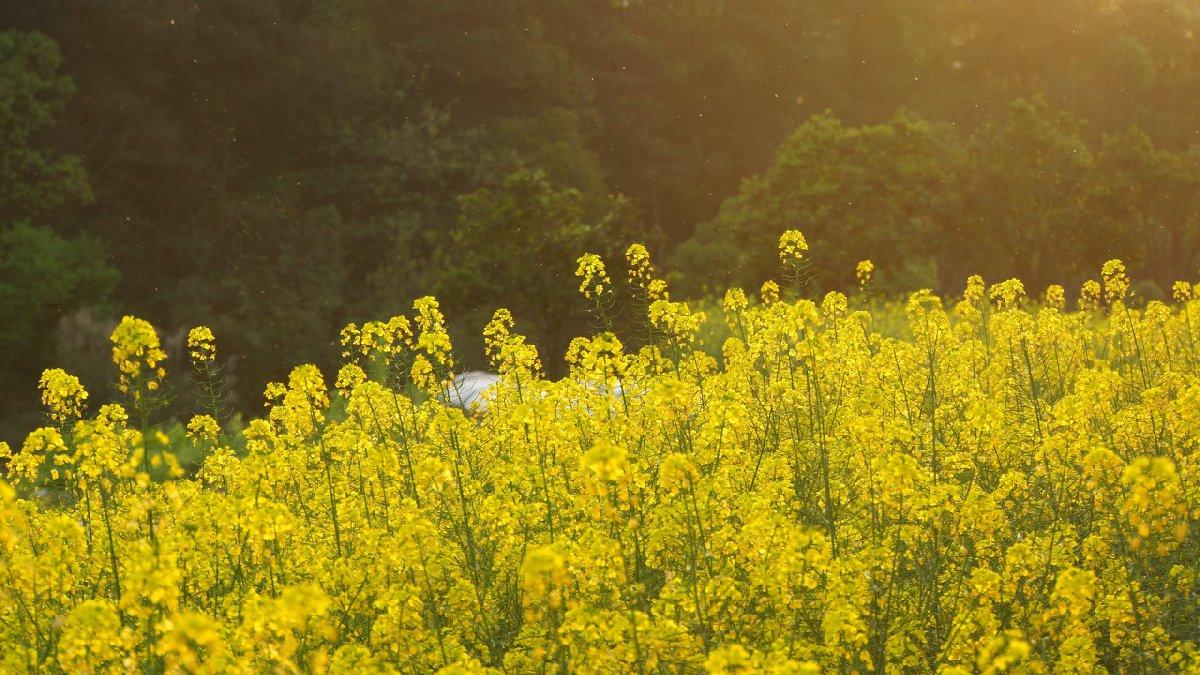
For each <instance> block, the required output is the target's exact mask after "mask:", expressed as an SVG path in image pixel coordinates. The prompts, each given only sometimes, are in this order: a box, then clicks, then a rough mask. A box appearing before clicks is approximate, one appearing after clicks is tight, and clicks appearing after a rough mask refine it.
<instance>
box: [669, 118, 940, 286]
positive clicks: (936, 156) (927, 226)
mask: <svg viewBox="0 0 1200 675" xmlns="http://www.w3.org/2000/svg"><path fill="white" fill-rule="evenodd" d="M943 154H944V151H943V150H942V149H941V147H940V145H939V142H938V138H937V134H936V133H935V130H934V128H933V127H932V126H931V125H930V124H929V123H927V122H925V121H923V120H921V119H920V118H917V117H915V116H911V115H901V116H899V117H897V118H895V119H894V120H892V121H891V122H888V123H886V124H878V125H869V126H863V127H847V126H845V125H843V124H842V123H841V122H840V121H839V120H838V119H837V118H836V117H834V116H833V115H832V114H825V115H819V116H817V117H814V118H812V119H811V120H809V121H808V122H806V123H805V124H803V125H801V126H800V128H799V129H797V130H796V132H795V133H794V134H792V136H791V137H789V138H788V140H787V141H785V142H784V144H783V146H782V147H781V148H780V149H779V152H778V154H777V156H776V158H775V162H774V163H773V164H772V165H771V167H770V168H769V169H767V171H765V172H764V173H762V174H760V175H757V176H753V177H751V178H748V179H746V180H745V181H743V183H742V187H741V190H740V191H739V192H738V194H737V196H735V197H731V198H730V199H728V200H726V201H725V203H724V204H723V205H722V207H721V211H720V213H719V214H718V215H717V217H716V218H714V219H713V220H711V221H709V222H707V223H705V224H703V225H701V226H700V227H699V228H698V230H697V233H696V235H695V236H694V237H693V238H692V239H691V240H690V241H688V242H687V243H686V244H685V245H684V246H682V247H681V248H680V250H679V253H678V256H677V262H676V264H675V265H674V266H673V267H674V268H677V269H681V270H683V271H684V275H685V277H684V278H685V280H686V281H687V286H688V287H689V288H691V289H698V288H699V287H700V286H701V285H702V284H703V283H704V282H705V281H706V280H715V281H716V282H717V283H718V284H737V285H743V286H751V287H753V286H756V285H757V284H759V283H761V282H762V281H764V280H765V279H768V278H771V277H774V276H777V273H778V260H777V258H776V256H775V244H776V240H777V239H778V237H779V235H780V233H781V232H783V231H784V230H786V229H790V228H796V229H799V230H801V231H802V232H804V234H805V235H806V236H807V237H808V240H809V243H810V245H811V254H812V256H813V261H814V263H815V266H816V269H817V273H818V278H817V280H816V282H817V284H818V285H819V286H821V287H826V288H845V287H847V286H853V284H854V269H855V263H856V262H857V261H858V260H861V259H863V258H870V259H871V260H873V261H874V262H875V264H876V266H877V268H878V269H879V271H880V272H879V276H880V281H881V282H883V283H890V284H892V285H894V286H897V287H911V286H914V285H928V284H931V283H933V281H935V279H933V278H932V276H933V274H934V272H935V271H936V270H935V268H934V267H933V262H932V260H931V258H932V256H933V254H934V252H935V251H934V249H933V247H932V246H931V242H932V241H933V235H934V233H935V232H936V231H937V228H938V226H939V223H938V220H937V218H938V215H939V213H941V210H942V208H943V206H942V205H943V202H944V200H945V198H946V195H945V182H946V174H945V170H944V164H945V162H944V160H943ZM722 274H724V275H725V276H720V275H722Z"/></svg>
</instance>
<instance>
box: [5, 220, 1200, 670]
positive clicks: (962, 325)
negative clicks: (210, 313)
mask: <svg viewBox="0 0 1200 675" xmlns="http://www.w3.org/2000/svg"><path fill="white" fill-rule="evenodd" d="M780 252H781V254H784V259H783V260H782V263H783V266H784V268H785V269H784V272H785V274H786V273H789V271H790V272H793V273H794V272H796V270H798V269H799V268H798V267H797V263H798V262H799V261H802V260H803V257H804V255H805V254H806V252H807V243H806V242H805V241H804V239H803V236H802V235H800V233H798V232H795V233H794V234H793V233H789V234H787V235H785V237H784V238H783V240H782V241H781V247H780ZM627 261H628V262H629V266H630V267H629V269H630V272H629V275H628V277H627V279H626V280H627V281H628V282H629V284H630V285H631V289H630V290H631V292H630V293H629V294H628V295H623V296H622V297H632V298H634V299H635V301H636V302H637V303H640V304H639V305H638V307H637V308H636V309H637V311H638V312H641V313H642V316H640V317H638V318H640V319H642V324H641V325H642V326H644V327H645V328H646V331H645V335H626V334H624V333H620V334H618V333H619V330H618V329H617V328H614V327H613V326H611V325H609V326H605V327H604V329H603V330H601V331H600V332H598V333H597V334H595V335H592V336H590V337H578V338H575V339H574V340H573V341H572V342H571V344H570V347H569V348H568V349H567V353H566V355H565V356H566V364H567V366H568V367H569V373H568V375H567V377H565V378H562V379H560V380H557V381H555V380H551V379H548V378H547V376H546V373H545V372H544V370H543V368H542V363H541V357H540V356H539V353H538V351H537V349H536V348H535V347H534V346H533V345H532V344H531V343H530V342H528V341H527V340H526V339H525V337H524V336H522V335H521V334H520V333H519V332H518V325H517V322H516V321H515V320H514V318H513V316H512V315H511V313H510V312H508V311H506V310H498V311H496V313H495V314H494V315H493V317H492V320H491V321H490V322H489V323H488V324H487V327H486V328H485V329H484V345H485V351H486V355H487V357H488V358H489V360H490V361H491V363H492V364H493V366H494V368H495V370H496V371H497V372H498V374H499V383H498V384H497V385H496V386H495V387H494V388H493V390H491V391H490V392H489V399H488V400H489V406H488V409H487V412H486V413H483V414H477V415H472V416H468V415H466V414H464V413H463V411H461V410H458V409H455V408H452V407H449V406H447V405H446V403H445V397H444V396H440V395H439V394H440V393H441V392H444V391H445V389H444V387H445V384H446V382H447V381H448V379H449V378H450V377H452V376H453V374H454V367H455V365H454V360H453V358H452V356H451V355H452V354H453V346H452V344H451V342H450V337H449V333H448V331H447V329H446V325H445V318H444V317H443V316H442V314H441V310H440V308H439V306H438V304H437V302H436V300H434V299H433V298H421V299H419V300H417V301H416V302H415V303H414V305H413V310H412V312H411V314H409V315H408V316H398V317H393V318H392V319H389V320H387V321H379V322H368V323H366V324H362V325H354V324H352V325H350V326H347V327H346V329H345V330H343V332H342V345H343V350H344V356H345V361H346V362H345V364H344V365H343V366H341V367H340V369H338V370H337V371H336V376H334V375H335V373H333V372H329V373H323V372H322V371H321V370H320V369H319V368H317V367H316V366H313V365H301V366H299V367H297V368H295V369H294V370H292V371H291V373H290V374H289V376H288V377H287V379H286V382H283V383H272V384H269V385H267V387H266V390H265V392H264V393H265V396H264V398H265V403H266V408H265V412H264V414H263V415H262V417H261V418H257V419H251V420H248V421H245V422H244V423H241V422H230V423H228V424H225V427H224V428H222V424H223V423H222V422H218V419H217V418H216V417H214V416H213V415H212V414H207V413H202V414H196V415H189V416H187V417H185V418H184V419H187V420H188V421H187V424H186V431H185V432H181V433H175V434H173V435H172V434H167V433H165V432H166V431H168V430H167V429H165V428H164V429H163V430H159V429H157V428H155V427H154V426H153V425H152V424H147V422H146V420H147V410H148V407H147V406H148V404H147V403H146V402H147V401H148V400H151V399H153V398H154V396H155V389H154V388H152V387H150V386H149V385H150V383H151V382H159V381H161V379H162V378H163V376H164V373H163V371H162V363H163V361H164V358H165V356H164V353H163V350H162V348H161V346H160V345H159V343H158V338H157V337H156V336H155V335H154V331H153V329H152V328H151V327H150V326H149V324H147V323H145V322H143V321H140V320H137V319H133V318H126V319H125V320H124V321H123V322H122V324H121V326H119V327H118V329H117V331H115V332H114V334H113V342H114V349H113V355H114V358H115V359H116V361H117V365H118V368H119V373H120V383H119V384H120V387H121V388H122V389H123V390H124V392H125V394H126V398H127V399H128V400H126V404H131V406H132V407H130V408H129V409H128V411H127V409H126V408H125V407H123V406H121V405H117V404H107V405H103V406H100V407H99V408H98V409H95V410H94V411H93V412H91V413H88V412H87V411H85V410H84V403H85V402H86V401H87V396H86V392H84V391H83V388H82V386H80V385H79V382H78V380H77V379H75V378H73V377H72V376H70V375H69V374H67V373H65V372H63V371H57V370H55V371H47V372H46V373H45V374H44V376H43V378H42V381H41V382H40V387H41V390H42V398H43V402H44V403H45V405H46V408H47V412H48V415H49V421H48V423H47V426H45V427H43V428H40V429H37V430H36V431H34V432H33V433H31V434H30V435H29V436H28V437H27V438H26V440H25V441H24V442H23V443H22V444H20V448H19V449H18V450H16V451H15V452H12V451H10V450H9V448H8V447H7V446H5V445H3V444H0V458H2V459H4V460H5V461H6V473H5V479H4V481H0V671H3V672H14V673H26V672H28V673H33V672H46V673H58V672H70V673H76V672H80V673H110V672H111V673H116V672H131V671H132V672H137V671H143V672H164V673H217V672H289V673H291V672H314V673H322V672H328V673H351V672H374V673H393V672H404V673H407V672H419V673H425V672H442V673H498V672H581V673H589V672H595V673H626V672H684V673H702V672H711V673H750V672H770V673H817V672H861V673H865V672H888V673H900V672H946V673H974V672H978V673H1001V672H1024V673H1039V672H1099V671H1101V670H1103V671H1108V672H1163V671H1189V670H1190V671H1195V670H1197V669H1198V668H1200V644H1198V642H1197V640H1198V636H1200V623H1198V621H1200V619H1198V616H1200V612H1198V611H1197V607H1198V606H1200V605H1198V604H1197V602H1198V600H1197V598H1198V597H1200V565H1198V562H1197V561H1198V560H1200V527H1197V525H1198V523H1197V520H1198V519H1200V434H1198V433H1197V430H1198V429H1200V371H1198V370H1197V367H1198V366H1197V364H1200V352H1198V351H1197V345H1198V344H1200V324H1197V323H1196V321H1195V319H1194V318H1192V317H1194V316H1195V314H1196V312H1197V311H1200V305H1198V304H1197V302H1198V301H1197V300H1194V299H1193V298H1194V297H1195V293H1194V292H1193V291H1194V289H1193V287H1192V286H1191V284H1190V283H1187V282H1185V283H1182V284H1180V285H1178V287H1177V288H1176V291H1175V294H1174V296H1175V304H1173V305H1167V304H1164V303H1162V302H1150V303H1146V304H1144V305H1143V304H1140V301H1139V300H1138V298H1136V297H1131V296H1130V294H1129V288H1130V286H1129V280H1128V279H1127V278H1126V277H1125V276H1124V269H1123V267H1122V266H1120V265H1119V263H1117V262H1116V261H1112V262H1110V263H1109V264H1106V265H1105V267H1104V268H1103V269H1102V270H1100V277H1099V278H1100V279H1102V282H1097V281H1091V282H1088V283H1087V284H1085V285H1084V288H1083V289H1082V295H1081V297H1080V307H1081V309H1084V310H1086V311H1081V312H1077V311H1069V310H1068V309H1067V298H1066V293H1065V291H1064V290H1063V289H1062V288H1061V287H1058V286H1054V287H1051V288H1049V289H1046V291H1045V292H1044V293H1029V294H1027V293H1026V290H1025V288H1024V286H1023V285H1022V284H1021V283H1020V282H1019V281H1017V280H1008V281H1004V282H1001V283H998V284H995V285H993V286H987V285H986V284H985V283H984V281H983V279H982V278H979V277H972V278H971V279H969V280H968V282H967V284H966V289H965V291H964V293H963V297H962V298H961V300H956V301H948V300H943V299H942V298H940V297H938V296H937V295H935V294H933V293H931V292H929V291H922V292H918V293H914V294H912V295H911V296H910V297H909V298H908V299H907V300H906V301H903V302H900V303H891V304H889V305H888V306H887V308H885V309H884V310H882V311H883V312H884V314H882V315H881V314H878V313H877V314H875V315H874V316H872V314H871V313H869V312H868V309H869V307H871V306H878V305H869V303H871V302H872V299H871V298H869V297H867V294H866V293H858V294H852V295H851V297H847V296H846V295H843V294H841V293H838V292H830V293H827V294H825V295H824V296H823V297H821V298H820V299H819V300H813V299H803V298H801V299H795V300H793V299H791V297H789V298H786V299H781V298H780V286H779V284H778V283H776V282H768V283H767V284H764V286H763V288H762V289H761V295H760V297H761V300H760V301H755V300H754V299H753V298H752V294H748V293H746V292H744V291H742V290H739V289H732V290H730V291H728V292H727V293H725V295H724V298H723V300H722V302H721V303H720V309H719V310H716V311H714V312H713V313H720V314H722V315H723V316H724V319H725V321H726V323H727V324H728V332H727V335H728V336H729V337H728V338H726V339H725V340H724V343H723V344H722V345H719V346H716V347H717V348H715V349H712V350H710V351H709V352H706V351H703V350H702V349H701V344H702V340H701V337H702V335H701V333H702V331H703V330H704V329H705V326H706V325H707V324H708V317H707V316H706V314H705V313H703V312H698V311H693V310H692V309H691V308H690V307H689V305H688V304H687V303H683V302H674V301H671V300H670V299H669V298H668V297H667V295H666V287H665V282H664V283H662V284H658V285H656V284H657V282H660V281H661V280H660V279H658V278H656V277H655V276H654V270H653V268H652V266H651V265H650V263H649V254H648V252H646V250H645V248H644V247H640V246H634V247H630V249H629V251H628V252H627ZM579 269H580V277H581V281H582V286H581V290H582V291H583V292H584V294H585V295H588V296H589V297H591V298H592V299H594V300H597V305H598V307H599V308H600V309H602V310H605V311H607V310H608V308H610V307H611V305H609V304H605V303H609V302H610V301H611V299H612V297H614V296H617V295H620V294H615V293H611V292H610V291H612V290H613V289H612V287H611V283H612V282H611V280H610V279H609V278H608V276H607V274H606V273H605V271H604V267H603V264H602V263H601V262H600V259H599V258H598V257H596V256H585V257H584V258H582V259H581V260H580V266H579ZM864 269H866V270H867V272H866V274H867V276H868V278H869V272H870V270H869V269H868V268H864V267H860V268H859V270H858V271H859V276H860V279H862V278H863V270H864ZM864 283H865V282H864ZM1184 288H1186V292H1184V290H1181V289H1184ZM794 289H795V286H789V291H791V290H794ZM797 295H799V294H797ZM601 297H603V298H604V303H600V302H599V299H600V298H601ZM1038 298H1041V300H1038ZM692 306H696V305H695V303H693V305H692ZM889 322H890V323H892V324H897V323H899V324H903V325H902V326H901V327H900V328H899V329H897V330H895V331H891V332H888V333H887V334H883V333H881V332H880V331H879V330H877V329H876V328H875V326H879V325H883V324H885V323H889ZM191 337H192V338H193V339H191V340H190V341H189V352H192V358H193V359H194V360H196V361H199V362H202V363H208V362H209V361H208V359H209V358H210V357H212V356H214V355H215V353H216V352H215V340H214V338H213V336H212V334H211V331H202V330H200V329H197V330H196V331H193V335H192V336H191ZM717 354H719V359H718V358H717ZM555 356H558V355H555ZM214 368H215V366H214ZM214 372H215V371H214ZM327 377H332V378H333V379H332V380H328V379H327ZM329 381H332V382H333V389H335V390H336V394H337V395H334V394H333V392H332V391H331V389H330V387H329V386H327V382H329ZM197 412H199V411H197ZM131 416H132V418H133V419H132V420H131ZM185 434H186V438H185V437H184V436H185ZM182 446H186V447H188V448H189V449H190V451H192V452H198V453H199V454H200V455H201V458H200V460H199V462H200V463H199V468H198V470H197V471H195V472H194V474H190V475H184V474H183V470H182V468H181V466H180V462H179V460H178V459H177V455H178V454H179V453H180V452H181V451H182V449H183V447H182Z"/></svg>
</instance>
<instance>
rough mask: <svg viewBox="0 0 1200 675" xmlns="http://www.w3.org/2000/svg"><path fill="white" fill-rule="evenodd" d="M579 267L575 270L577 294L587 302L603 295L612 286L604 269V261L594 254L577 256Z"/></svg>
mask: <svg viewBox="0 0 1200 675" xmlns="http://www.w3.org/2000/svg"><path fill="white" fill-rule="evenodd" d="M578 262H579V266H578V267H577V268H575V276H577V277H579V280H580V281H579V292H580V293H582V294H583V297H585V298H587V299H588V300H593V299H595V298H598V297H600V296H601V295H604V292H605V291H606V290H608V289H609V288H610V287H611V286H612V280H611V279H609V278H608V272H606V271H605V269H604V261H603V260H601V259H600V256H598V255H596V254H595V253H585V254H583V255H581V256H579V261H578Z"/></svg>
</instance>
